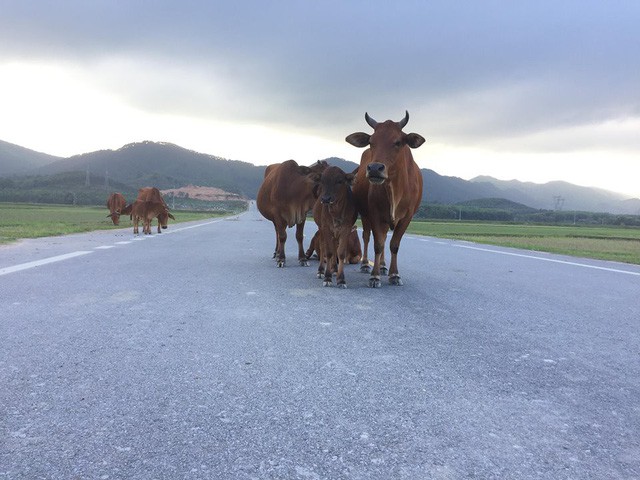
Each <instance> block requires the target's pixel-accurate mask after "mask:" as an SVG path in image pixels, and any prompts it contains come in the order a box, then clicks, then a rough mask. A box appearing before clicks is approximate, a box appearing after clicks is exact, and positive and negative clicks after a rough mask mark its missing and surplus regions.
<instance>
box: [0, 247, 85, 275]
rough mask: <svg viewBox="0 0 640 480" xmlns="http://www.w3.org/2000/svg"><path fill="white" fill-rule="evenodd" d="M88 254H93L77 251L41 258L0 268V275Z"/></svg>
mask: <svg viewBox="0 0 640 480" xmlns="http://www.w3.org/2000/svg"><path fill="white" fill-rule="evenodd" d="M88 253H93V252H85V251H78V252H71V253H65V254H64V255H58V256H56V257H49V258H43V259H42V260H36V261H34V262H27V263H21V264H20V265H14V266H13V267H5V268H0V275H7V274H8V273H14V272H19V271H20V270H28V269H29V268H35V267H39V266H41V265H46V264H48V263H54V262H61V261H62V260H67V259H69V258H73V257H80V256H82V255H87V254H88Z"/></svg>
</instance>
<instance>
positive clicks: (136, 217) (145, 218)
mask: <svg viewBox="0 0 640 480" xmlns="http://www.w3.org/2000/svg"><path fill="white" fill-rule="evenodd" d="M131 217H132V218H133V233H134V234H136V235H137V234H138V233H139V232H138V225H139V223H140V220H142V233H144V234H146V235H151V222H152V220H153V219H154V218H157V219H158V233H161V232H162V230H161V228H167V222H168V219H169V218H172V219H174V220H175V217H174V216H173V215H171V213H170V212H169V210H167V207H166V205H165V204H164V202H157V201H152V200H136V201H135V202H133V204H132V205H131Z"/></svg>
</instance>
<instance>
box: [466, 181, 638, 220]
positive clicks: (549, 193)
mask: <svg viewBox="0 0 640 480" xmlns="http://www.w3.org/2000/svg"><path fill="white" fill-rule="evenodd" d="M470 182H471V183H477V184H484V185H486V184H490V185H492V186H494V187H495V188H497V189H498V190H500V191H501V192H502V194H501V195H500V196H501V197H504V198H508V199H510V200H513V201H515V202H519V203H523V204H525V205H529V206H531V207H535V208H541V209H549V210H569V211H573V210H579V211H586V212H610V213H624V214H634V215H637V214H638V213H639V212H640V199H637V198H636V199H629V198H628V197H627V196H626V195H622V194H620V193H615V192H611V191H608V190H603V189H600V188H593V187H582V186H579V185H573V184H571V183H567V182H560V181H556V182H548V183H543V184H539V183H532V182H521V181H519V180H508V181H506V180H498V179H496V178H493V177H489V176H480V177H475V178H472V179H471V180H470Z"/></svg>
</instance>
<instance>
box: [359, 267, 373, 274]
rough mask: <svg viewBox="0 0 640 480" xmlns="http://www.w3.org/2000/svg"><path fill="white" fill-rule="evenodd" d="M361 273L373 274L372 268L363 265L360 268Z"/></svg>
mask: <svg viewBox="0 0 640 480" xmlns="http://www.w3.org/2000/svg"><path fill="white" fill-rule="evenodd" d="M360 273H371V267H370V266H369V265H362V266H361V267H360Z"/></svg>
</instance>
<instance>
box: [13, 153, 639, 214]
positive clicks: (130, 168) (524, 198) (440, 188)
mask: <svg viewBox="0 0 640 480" xmlns="http://www.w3.org/2000/svg"><path fill="white" fill-rule="evenodd" d="M3 152H5V153H4V156H3V155H2V154H3ZM283 160H284V159H283ZM324 160H326V161H327V162H329V163H330V164H331V165H336V166H338V167H340V168H342V169H343V170H344V171H346V172H352V171H353V170H354V169H355V168H357V166H358V165H357V164H356V163H354V162H349V161H347V160H344V159H342V158H337V157H330V158H326V159H324ZM18 163H20V164H21V165H24V167H22V173H23V174H26V173H28V174H30V175H40V176H43V175H51V174H58V173H63V172H70V171H75V172H82V173H83V174H85V175H86V172H87V171H88V172H89V173H90V175H91V176H98V177H102V180H101V181H100V182H101V183H102V184H105V183H109V184H112V183H114V182H119V183H120V184H122V185H124V186H126V187H127V188H128V189H129V190H132V191H135V190H137V189H138V188H139V187H143V186H148V185H154V186H157V187H158V188H160V189H162V190H168V189H175V188H179V187H184V186H186V185H195V186H202V187H215V188H220V189H222V190H225V191H227V192H230V193H234V194H237V195H240V196H243V197H248V198H255V197H256V194H257V192H258V188H259V187H260V184H261V183H262V180H263V178H264V169H265V166H256V165H253V164H251V163H248V162H242V161H238V160H227V159H224V158H220V157H216V156H214V155H207V154H203V153H198V152H195V151H193V150H188V149H185V148H182V147H179V146H177V145H173V144H171V143H158V142H148V141H147V142H139V143H131V144H128V145H125V146H124V147H122V148H119V149H117V150H100V151H97V152H91V153H86V154H83V155H76V156H73V157H69V158H62V159H61V158H59V157H54V156H50V155H45V154H42V153H38V152H33V151H31V150H28V149H23V148H22V147H18V146H16V145H11V144H8V143H6V142H0V177H7V176H10V175H16V174H17V173H16V168H18V167H17V166H16V165H17V164H18ZM422 175H423V179H424V185H425V187H424V190H423V192H424V193H423V202H428V203H439V204H459V203H461V202H467V201H470V200H477V199H496V198H501V199H507V200H509V201H511V202H517V203H519V204H522V205H526V206H528V207H532V208H535V209H550V210H554V209H561V210H578V211H591V212H609V213H616V214H634V215H637V214H640V199H629V198H627V197H625V196H624V195H621V194H618V193H614V192H609V191H607V190H602V189H597V188H588V187H580V186H577V185H572V184H570V183H566V182H549V183H545V184H536V183H531V182H519V181H516V180H513V181H509V182H506V181H501V180H497V179H495V178H493V177H488V176H483V177H476V178H474V179H473V180H471V181H467V180H463V179H461V178H458V177H448V176H443V175H439V174H438V173H436V172H434V171H433V170H429V169H422ZM105 177H106V179H105ZM1 184H2V182H0V187H1V186H2V185H1ZM558 198H560V199H561V200H557V199H558ZM556 202H557V203H556Z"/></svg>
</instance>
